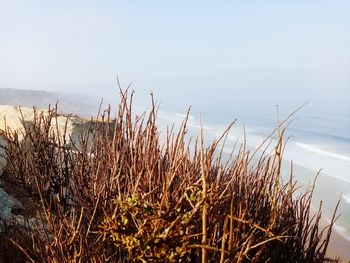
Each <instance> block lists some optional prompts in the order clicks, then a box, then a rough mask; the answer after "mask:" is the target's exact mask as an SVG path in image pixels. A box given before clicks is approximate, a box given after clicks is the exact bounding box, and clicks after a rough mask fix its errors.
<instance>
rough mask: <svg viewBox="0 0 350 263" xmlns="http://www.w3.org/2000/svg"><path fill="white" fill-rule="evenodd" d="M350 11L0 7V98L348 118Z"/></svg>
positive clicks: (335, 5)
mask: <svg viewBox="0 0 350 263" xmlns="http://www.w3.org/2000/svg"><path fill="white" fill-rule="evenodd" d="M349 14H350V1H349V0H344V1H340V0H333V1H324V0H315V1H312V0H295V1H270V0H266V1H254V0H248V1H243V0H241V1H234V0H232V1H223V0H218V1H205V0H201V1H191V0H186V1H182V0H178V1H166V0H163V1H153V0H149V1H137V0H134V1H86V0H85V1H79V0H76V1H65V0H61V1H43V0H42V1H38V0H30V1H29V0H0V87H2V88H18V89H40V90H48V91H63V92H74V93H87V94H91V95H93V96H95V97H96V98H101V97H105V98H106V99H110V100H114V98H117V94H118V88H117V81H116V78H117V76H118V77H119V79H120V82H121V83H122V85H123V86H126V85H128V84H129V83H131V82H132V88H133V89H134V90H135V91H136V97H137V98H138V102H137V103H140V104H145V103H148V102H149V93H150V92H153V93H154V94H155V97H156V98H157V101H158V102H160V104H161V108H163V109H169V110H184V109H186V108H187V107H188V106H190V105H192V106H193V108H194V109H195V110H197V111H201V112H207V111H212V112H215V113H216V114H220V113H229V114H231V113H232V114H234V112H238V111H251V112H253V113H254V112H255V113H259V112H261V111H266V110H270V109H271V110H275V105H277V104H278V105H280V107H282V108H284V109H286V110H287V111H290V110H292V109H295V108H296V107H298V106H299V105H301V104H303V103H304V102H306V101H310V103H309V104H308V106H307V107H308V108H309V109H311V111H315V112H320V111H332V112H335V113H345V114H350V103H349V100H350V15H349Z"/></svg>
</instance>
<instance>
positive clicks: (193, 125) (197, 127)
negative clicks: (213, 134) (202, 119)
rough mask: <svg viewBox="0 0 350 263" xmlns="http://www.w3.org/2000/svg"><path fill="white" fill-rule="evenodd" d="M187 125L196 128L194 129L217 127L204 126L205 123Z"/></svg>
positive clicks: (213, 128)
mask: <svg viewBox="0 0 350 263" xmlns="http://www.w3.org/2000/svg"><path fill="white" fill-rule="evenodd" d="M188 126H189V127H192V128H196V129H201V128H202V129H203V130H216V129H217V128H215V127H211V126H206V125H200V124H189V125H188Z"/></svg>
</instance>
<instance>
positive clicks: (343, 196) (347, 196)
mask: <svg viewBox="0 0 350 263" xmlns="http://www.w3.org/2000/svg"><path fill="white" fill-rule="evenodd" d="M341 197H342V198H343V199H344V200H345V202H347V203H348V204H350V194H345V195H342V196H341Z"/></svg>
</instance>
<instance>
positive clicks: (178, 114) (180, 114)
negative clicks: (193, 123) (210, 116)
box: [175, 112, 196, 120]
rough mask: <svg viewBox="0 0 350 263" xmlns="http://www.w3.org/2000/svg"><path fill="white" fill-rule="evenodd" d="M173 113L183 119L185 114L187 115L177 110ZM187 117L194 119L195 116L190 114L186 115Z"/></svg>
mask: <svg viewBox="0 0 350 263" xmlns="http://www.w3.org/2000/svg"><path fill="white" fill-rule="evenodd" d="M175 115H176V116H178V117H181V118H183V119H185V118H186V116H187V114H183V113H178V112H176V113H175ZM188 119H189V120H195V119H196V117H194V116H192V115H188Z"/></svg>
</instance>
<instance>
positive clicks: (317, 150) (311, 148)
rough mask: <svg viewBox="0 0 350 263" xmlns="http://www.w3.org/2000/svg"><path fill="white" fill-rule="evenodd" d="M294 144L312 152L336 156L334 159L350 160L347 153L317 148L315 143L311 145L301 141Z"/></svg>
mask: <svg viewBox="0 0 350 263" xmlns="http://www.w3.org/2000/svg"><path fill="white" fill-rule="evenodd" d="M295 144H296V145H298V146H299V147H302V148H304V149H306V150H308V151H310V152H314V153H318V154H322V155H325V156H328V157H332V158H336V159H340V160H344V161H347V162H350V157H349V156H347V155H343V154H339V153H334V152H331V151H327V150H324V149H321V148H319V147H317V146H315V145H311V144H306V143H301V142H296V143H295Z"/></svg>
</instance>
